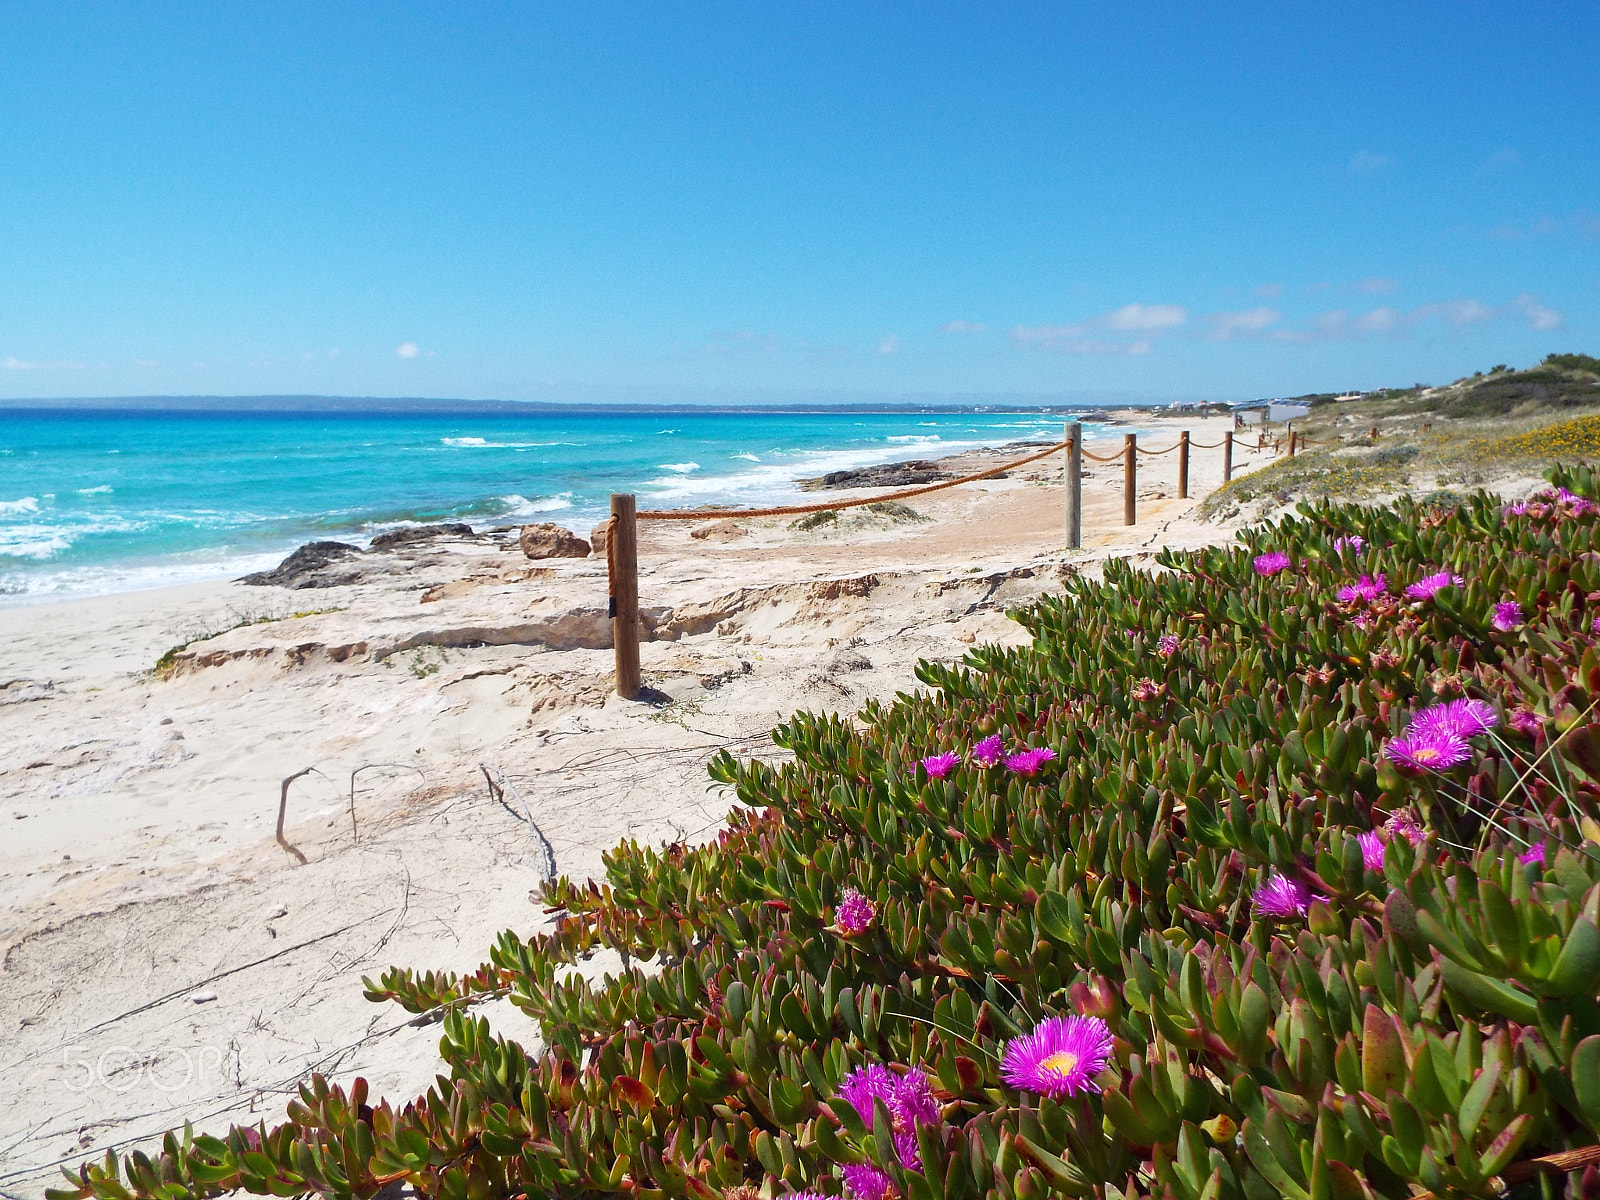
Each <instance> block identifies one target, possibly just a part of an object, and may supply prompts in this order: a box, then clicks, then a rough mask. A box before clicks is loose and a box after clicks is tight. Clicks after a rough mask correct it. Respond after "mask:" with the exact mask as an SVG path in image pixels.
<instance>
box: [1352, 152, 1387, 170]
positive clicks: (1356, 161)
mask: <svg viewBox="0 0 1600 1200" xmlns="http://www.w3.org/2000/svg"><path fill="white" fill-rule="evenodd" d="M1393 161H1394V159H1392V158H1390V157H1389V156H1388V155H1387V154H1374V153H1373V152H1372V151H1370V150H1357V151H1356V152H1355V153H1354V154H1352V155H1351V156H1350V169H1351V170H1352V171H1354V172H1355V173H1356V174H1357V175H1371V174H1372V173H1373V172H1374V171H1381V170H1383V168H1385V167H1387V166H1388V165H1389V164H1390V163H1392V162H1393Z"/></svg>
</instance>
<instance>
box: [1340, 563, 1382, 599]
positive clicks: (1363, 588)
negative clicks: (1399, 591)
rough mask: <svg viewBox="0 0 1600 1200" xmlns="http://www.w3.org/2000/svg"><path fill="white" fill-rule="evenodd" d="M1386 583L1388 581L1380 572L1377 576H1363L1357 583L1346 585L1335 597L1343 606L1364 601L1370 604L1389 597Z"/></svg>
mask: <svg viewBox="0 0 1600 1200" xmlns="http://www.w3.org/2000/svg"><path fill="white" fill-rule="evenodd" d="M1386 583H1387V580H1386V579H1385V577H1384V574H1383V572H1381V571H1380V572H1378V574H1376V575H1363V576H1362V577H1361V578H1360V579H1358V580H1356V582H1354V583H1347V584H1345V585H1344V586H1343V587H1342V588H1340V589H1339V590H1338V591H1337V592H1335V593H1334V595H1335V596H1336V597H1337V598H1338V599H1339V602H1340V603H1342V604H1354V603H1356V602H1357V601H1362V600H1364V601H1366V602H1367V603H1369V604H1370V603H1372V601H1374V600H1380V599H1382V598H1383V597H1384V596H1386V595H1388V592H1387V590H1386V587H1385V585H1386Z"/></svg>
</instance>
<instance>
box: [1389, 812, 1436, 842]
mask: <svg viewBox="0 0 1600 1200" xmlns="http://www.w3.org/2000/svg"><path fill="white" fill-rule="evenodd" d="M1385 828H1386V829H1388V831H1389V833H1390V834H1391V835H1393V836H1394V837H1403V838H1405V840H1406V841H1408V842H1410V843H1411V844H1412V845H1413V846H1420V845H1422V843H1423V842H1425V841H1427V840H1428V831H1427V830H1426V829H1424V828H1423V827H1422V826H1421V825H1419V824H1418V823H1417V814H1416V813H1414V812H1412V811H1411V810H1410V809H1409V808H1402V809H1398V810H1396V811H1395V812H1393V813H1391V814H1390V816H1389V821H1388V824H1387V825H1386V826H1385Z"/></svg>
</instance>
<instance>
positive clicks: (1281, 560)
mask: <svg viewBox="0 0 1600 1200" xmlns="http://www.w3.org/2000/svg"><path fill="white" fill-rule="evenodd" d="M1254 565H1255V569H1256V574H1257V575H1276V574H1277V573H1278V572H1279V571H1286V570H1288V569H1289V556H1288V555H1287V554H1284V553H1283V552H1282V551H1280V550H1270V551H1268V552H1267V553H1266V554H1258V555H1256V560H1255V564H1254Z"/></svg>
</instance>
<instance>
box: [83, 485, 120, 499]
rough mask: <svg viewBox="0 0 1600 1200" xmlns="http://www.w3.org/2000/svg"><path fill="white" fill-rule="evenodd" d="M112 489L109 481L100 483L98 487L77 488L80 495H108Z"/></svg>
mask: <svg viewBox="0 0 1600 1200" xmlns="http://www.w3.org/2000/svg"><path fill="white" fill-rule="evenodd" d="M113 490H114V489H113V488H112V486H111V485H110V484H109V483H102V484H101V485H100V486H99V487H89V488H79V489H78V495H80V496H109V495H110V494H111V493H112V491H113Z"/></svg>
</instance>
